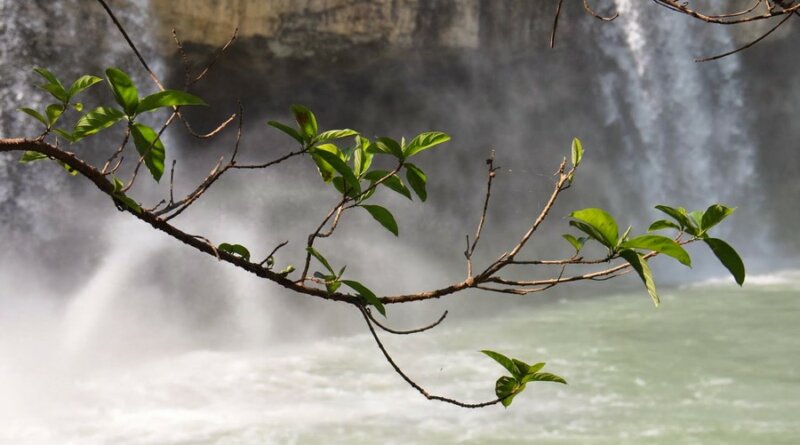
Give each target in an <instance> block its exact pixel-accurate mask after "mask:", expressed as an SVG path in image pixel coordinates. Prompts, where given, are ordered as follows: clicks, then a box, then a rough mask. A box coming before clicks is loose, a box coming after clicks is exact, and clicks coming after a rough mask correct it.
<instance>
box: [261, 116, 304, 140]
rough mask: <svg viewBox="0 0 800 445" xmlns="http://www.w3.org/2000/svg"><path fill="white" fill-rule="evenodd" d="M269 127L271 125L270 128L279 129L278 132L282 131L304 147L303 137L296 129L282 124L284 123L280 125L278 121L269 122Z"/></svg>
mask: <svg viewBox="0 0 800 445" xmlns="http://www.w3.org/2000/svg"><path fill="white" fill-rule="evenodd" d="M267 125H269V126H270V127H274V128H277V129H278V130H280V131H282V132H284V133H286V134H288V135H289V136H291V137H293V138H294V139H295V140H296V141H297V142H299V143H300V145H303V144H304V143H305V142H304V141H303V136H301V135H300V133H298V132H297V130H295V129H294V128H292V127H290V126H288V125H285V124H282V123H280V122H278V121H269V122H267Z"/></svg>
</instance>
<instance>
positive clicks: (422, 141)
mask: <svg viewBox="0 0 800 445" xmlns="http://www.w3.org/2000/svg"><path fill="white" fill-rule="evenodd" d="M449 140H450V136H449V135H447V134H445V133H442V132H441V131H429V132H426V133H421V134H419V135H418V136H416V137H415V138H414V139H412V140H411V142H409V143H408V145H406V148H405V152H404V155H405V157H406V158H410V157H411V156H414V155H415V154H417V153H419V152H421V151H424V150H427V149H429V148H432V147H435V146H437V145H439V144H442V143H445V142H447V141H449Z"/></svg>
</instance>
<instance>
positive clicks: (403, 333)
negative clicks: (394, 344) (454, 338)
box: [365, 308, 447, 335]
mask: <svg viewBox="0 0 800 445" xmlns="http://www.w3.org/2000/svg"><path fill="white" fill-rule="evenodd" d="M365 310H366V311H367V316H369V319H370V320H372V322H373V323H375V326H377V327H379V328H381V329H383V330H384V331H386V332H388V333H390V334H396V335H410V334H418V333H420V332H425V331H428V330H431V329H433V328H435V327H436V326H439V325H440V324H441V323H442V322H443V321H444V319H445V317H447V311H444V313H443V314H442V316H441V317H439V319H438V320H436V321H434V322H433V323H431V324H429V325H427V326H423V327H421V328H417V329H411V330H407V331H401V330H397V329H392V328H389V327H387V326H385V325H383V324H381V323H380V322H378V320H376V319H375V317H374V316H372V311H370V310H369V308H365Z"/></svg>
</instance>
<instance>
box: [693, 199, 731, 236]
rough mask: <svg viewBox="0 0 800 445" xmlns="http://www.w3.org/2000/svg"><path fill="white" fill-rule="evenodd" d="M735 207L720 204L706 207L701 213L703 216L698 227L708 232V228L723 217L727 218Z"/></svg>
mask: <svg viewBox="0 0 800 445" xmlns="http://www.w3.org/2000/svg"><path fill="white" fill-rule="evenodd" d="M734 210H736V208H735V207H734V208H731V207H726V206H724V205H722V204H714V205H712V206H710V207H709V208H708V209H706V211H705V213H703V217H702V218H701V220H700V223H701V226H700V228H701V229H702V230H703V232H708V230H709V229H710V228H712V227H714V226H716V225H717V224H719V223H720V222H722V220H723V219H725V218H727V217H728V216H729V215H730V214H731V213H733V212H734Z"/></svg>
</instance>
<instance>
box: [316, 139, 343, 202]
mask: <svg viewBox="0 0 800 445" xmlns="http://www.w3.org/2000/svg"><path fill="white" fill-rule="evenodd" d="M319 151H327V152H329V153H333V154H334V155H336V157H338V158H340V159H341V158H342V152H341V151H339V148H338V147H337V146H335V145H333V144H321V145H318V146H316V147H314V149H313V151H312V152H311V159H312V160H314V163H315V164H317V170H318V171H319V175H320V176H322V180H323V181H325V182H330V181H331V180H332V179H333V177H334V176H335V175H336V169H335V168H333V166H332V165H331V164H330V163H328V162H327V161H326V160H325V159H323V158H322V157H321V156H315V154H316V153H317V152H319ZM339 191H340V192H342V193H344V190H339Z"/></svg>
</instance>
